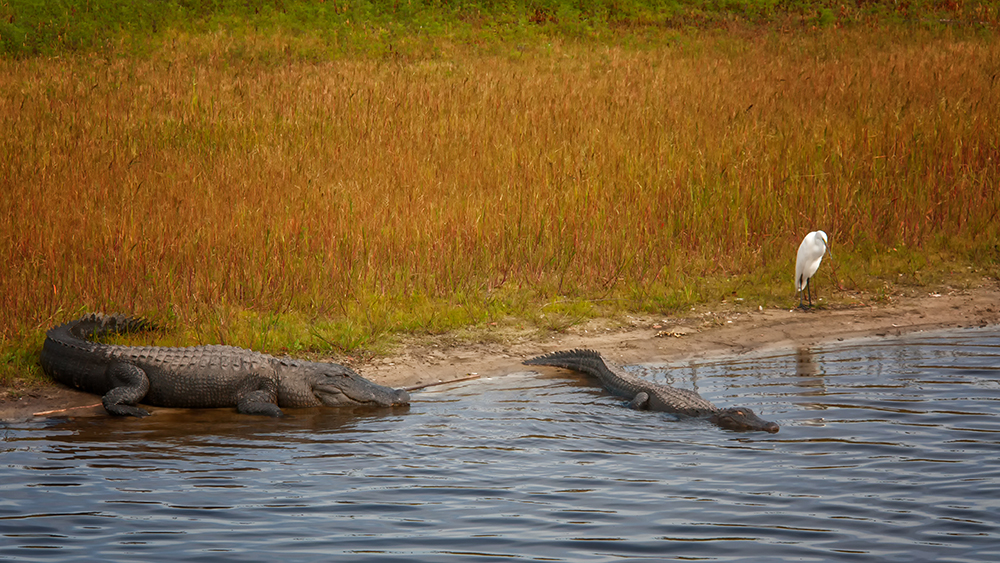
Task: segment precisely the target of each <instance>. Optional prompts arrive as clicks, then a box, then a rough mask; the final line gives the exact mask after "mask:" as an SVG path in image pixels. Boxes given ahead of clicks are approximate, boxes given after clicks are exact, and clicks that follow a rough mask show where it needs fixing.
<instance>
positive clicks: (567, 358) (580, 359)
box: [524, 350, 608, 379]
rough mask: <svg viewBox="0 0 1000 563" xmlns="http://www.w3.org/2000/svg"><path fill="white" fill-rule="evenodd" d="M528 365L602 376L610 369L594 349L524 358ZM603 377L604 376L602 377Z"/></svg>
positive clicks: (564, 351)
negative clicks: (553, 367)
mask: <svg viewBox="0 0 1000 563" xmlns="http://www.w3.org/2000/svg"><path fill="white" fill-rule="evenodd" d="M524 363H525V364H526V365H535V366H555V367H559V368H565V369H571V370H575V371H579V372H582V373H586V374H590V375H594V376H597V377H601V376H602V375H603V372H607V371H608V366H607V364H605V363H604V358H603V357H602V356H601V353H600V352H597V351H594V350H563V351H560V352H552V353H551V354H546V355H544V356H538V357H535V358H531V359H530V360H524ZM602 379H603V378H602Z"/></svg>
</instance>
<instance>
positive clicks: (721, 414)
mask: <svg viewBox="0 0 1000 563" xmlns="http://www.w3.org/2000/svg"><path fill="white" fill-rule="evenodd" d="M709 420H711V421H712V422H714V423H715V424H718V425H719V426H720V427H722V428H725V429H727V430H736V431H737V432H747V431H752V430H763V431H765V432H770V433H772V434H773V433H775V432H777V431H778V425H777V424H775V423H773V422H768V421H766V420H764V419H763V418H761V417H759V416H757V414H756V413H755V412H753V411H752V410H750V409H748V408H746V407H732V408H728V409H721V410H719V411H718V412H716V413H713V414H712V416H711V417H709Z"/></svg>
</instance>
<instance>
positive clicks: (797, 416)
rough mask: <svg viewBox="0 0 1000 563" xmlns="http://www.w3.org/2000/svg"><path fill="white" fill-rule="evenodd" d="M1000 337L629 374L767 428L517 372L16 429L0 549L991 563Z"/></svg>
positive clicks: (90, 556) (310, 556)
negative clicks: (383, 408) (384, 407)
mask: <svg viewBox="0 0 1000 563" xmlns="http://www.w3.org/2000/svg"><path fill="white" fill-rule="evenodd" d="M998 337H1000V331H998V330H997V329H978V330H960V331H946V332H941V333H932V334H922V335H916V336H910V337H904V338H896V339H891V338H885V339H875V340H871V341H854V342H845V343H839V344H836V345H825V346H820V347H816V348H812V349H799V350H788V351H781V352H769V353H766V354H759V355H746V356H740V357H738V358H719V359H710V360H705V361H700V362H690V361H688V362H684V363H679V364H667V365H643V366H632V367H630V368H629V369H632V370H635V372H636V373H637V374H638V375H640V376H641V377H646V378H649V379H653V380H656V381H660V382H663V383H669V384H672V385H677V386H680V387H684V388H689V389H696V390H697V391H699V392H700V393H702V394H703V395H704V396H705V397H706V398H708V399H709V400H711V401H713V402H715V403H716V404H724V405H737V404H739V405H746V406H749V407H751V408H754V409H755V410H757V411H758V412H760V413H761V414H762V415H764V416H765V417H766V418H768V419H772V420H777V421H778V422H779V423H780V424H781V426H782V428H781V432H780V433H778V434H775V435H770V434H764V433H749V434H738V433H733V432H727V431H724V430H720V429H718V428H716V427H714V426H712V425H711V424H709V423H707V422H704V421H697V420H677V419H676V417H672V416H670V415H666V414H663V413H648V412H636V411H631V410H628V409H625V408H623V407H622V403H623V401H622V400H620V399H618V398H615V397H611V396H608V395H607V394H605V393H603V392H602V391H601V390H600V389H597V388H594V387H592V386H590V385H589V384H588V383H587V382H586V381H585V380H584V379H582V378H580V377H576V376H573V375H570V374H560V375H553V374H548V375H544V376H543V375H540V374H535V373H530V372H523V373H516V374H511V375H509V376H506V377H499V378H493V379H489V380H479V381H474V382H466V383H463V384H458V385H455V386H451V387H448V388H443V389H442V388H439V389H436V390H434V391H432V392H422V393H417V394H415V395H414V399H415V400H414V403H413V405H412V406H411V407H410V409H409V410H408V411H407V412H402V413H400V412H379V411H372V412H360V413H358V412H355V413H339V412H336V411H324V410H323V409H307V410H302V411H295V412H292V413H291V414H292V416H290V417H288V418H286V419H282V420H278V421H272V420H262V419H258V418H255V417H243V416H240V415H236V414H235V413H230V412H226V411H221V412H220V411H197V412H190V411H170V410H160V411H157V413H156V414H155V415H154V416H152V417H149V418H147V419H143V420H120V419H112V418H104V417H100V418H87V419H63V420H55V421H51V420H50V421H41V422H29V423H17V424H13V425H8V426H5V427H4V428H3V429H2V431H0V436H2V439H3V444H2V447H0V452H2V453H0V460H2V464H0V470H2V471H3V480H2V481H0V559H15V560H18V561H56V560H58V561H77V560H79V561H91V560H95V559H110V560H118V561H123V560H137V561H138V560H141V561H179V560H184V561H200V560H206V561H208V560H213V561H214V560H218V559H219V558H220V557H229V558H238V559H239V560H240V561H264V560H273V559H274V558H275V557H276V556H277V557H281V558H282V559H283V560H284V559H291V560H302V561H310V560H316V561H327V560H329V559H332V558H337V559H340V560H344V559H346V560H356V559H366V560H377V561H382V560H384V561H428V560H435V561H438V560H455V561H491V560H498V561H500V560H510V559H517V560H528V561H619V560H622V559H638V560H654V559H655V560H665V559H711V560H766V561H802V560H814V561H839V560H844V561H855V560H857V558H858V557H867V558H869V559H877V560H879V561H897V560H898V561H902V560H905V561H911V560H915V561H920V560H928V561H931V560H948V561H982V562H985V561H995V560H998V559H1000V534H998V532H997V530H998V529H1000V517H998V516H997V514H1000V464H998V463H997V461H996V451H998V446H1000V418H998V416H997V414H998V411H1000V384H998V380H1000V378H998V372H1000V367H998V366H1000V361H998V360H1000V345H998V342H1000V338H998Z"/></svg>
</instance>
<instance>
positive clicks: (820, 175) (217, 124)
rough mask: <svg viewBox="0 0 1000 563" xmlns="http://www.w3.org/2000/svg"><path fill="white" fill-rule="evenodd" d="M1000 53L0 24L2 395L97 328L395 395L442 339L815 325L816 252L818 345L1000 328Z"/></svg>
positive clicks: (174, 21)
mask: <svg viewBox="0 0 1000 563" xmlns="http://www.w3.org/2000/svg"><path fill="white" fill-rule="evenodd" d="M998 24H1000V8H998V7H997V5H996V4H995V3H992V2H962V1H959V2H937V1H933V2H932V1H919V0H914V1H911V2H908V3H887V2H886V3H883V2H854V1H850V2H846V3H837V2H826V1H810V0H804V1H801V2H776V1H771V0H734V1H730V2H694V1H686V0H677V1H672V2H661V1H654V0H635V1H633V2H629V1H625V2H613V1H610V0H590V1H588V0H580V1H577V2H560V1H556V0H552V1H536V2H531V1H518V0H515V1H513V2H503V3H500V2H492V1H489V0H479V1H476V0H470V1H467V2H455V3H452V2H431V1H429V0H428V1H410V2H406V1H402V2H381V1H371V2H351V1H345V0H328V1H326V2H317V1H305V0H301V1H299V0H289V1H249V2H247V1H242V2H229V1H225V0H220V1H218V2H187V1H179V0H178V1H171V2H150V3H132V2H116V1H111V0H105V1H96V2H95V1H90V2H83V1H79V2H74V1H72V0H67V1H64V2H60V3H34V2H24V1H20V0H14V1H7V2H0V241H2V242H0V262H2V264H3V274H2V275H0V386H4V387H6V388H7V389H8V390H9V392H11V393H17V392H20V391H18V390H24V389H28V388H30V387H31V386H33V385H37V384H40V383H44V382H45V381H46V378H45V376H44V375H42V373H41V370H40V368H39V366H38V352H39V349H40V347H41V343H42V340H43V339H44V332H45V330H46V329H47V328H49V327H51V326H54V325H56V324H59V323H62V322H65V321H67V320H69V319H71V318H74V317H77V316H80V315H82V314H83V313H85V312H89V311H104V312H123V313H128V314H136V315H143V316H146V317H148V318H150V319H152V320H154V321H156V322H158V323H160V324H161V325H163V327H164V328H163V330H161V331H160V332H158V333H155V334H154V336H153V341H151V343H156V344H161V345H194V344H210V343H226V344H232V345H237V346H242V347H246V348H253V349H255V350H260V351H263V352H267V353H271V354H292V355H295V356H300V357H336V358H339V359H346V360H347V361H351V362H354V363H366V362H367V363H369V364H370V365H372V366H374V367H375V368H378V369H381V368H379V367H378V366H384V364H383V362H382V360H383V359H384V358H386V357H391V355H392V354H396V353H398V351H399V350H400V345H401V343H409V344H412V343H413V342H414V341H415V340H416V341H420V340H423V341H425V342H441V341H442V340H443V339H447V341H448V342H449V343H453V344H454V343H462V342H465V343H468V344H470V345H482V344H483V342H500V343H502V342H504V341H505V339H508V340H507V341H509V339H511V338H515V337H514V336H511V335H518V336H516V338H517V339H523V338H524V335H525V334H528V335H531V336H530V337H531V338H533V339H535V340H536V341H542V340H544V339H546V338H551V337H552V336H556V337H562V336H565V335H566V334H573V333H574V332H575V331H579V330H581V327H586V326H592V325H593V324H594V323H598V324H600V326H602V327H604V328H605V329H606V328H608V327H618V328H616V330H619V329H622V328H625V329H627V328H628V327H630V326H632V321H630V319H634V318H643V319H653V320H651V321H650V322H649V323H648V324H649V326H652V324H662V323H663V322H664V320H670V322H674V321H675V320H676V322H682V321H683V320H684V319H690V318H692V316H693V315H696V314H704V312H705V311H709V312H711V311H715V312H720V311H724V312H725V313H726V314H732V313H734V312H741V311H742V312H744V313H746V314H766V313H767V312H768V311H771V312H778V311H781V312H787V311H788V310H789V309H791V308H792V307H794V306H795V305H796V304H797V303H798V299H797V297H796V295H795V291H794V284H793V273H794V261H795V253H796V249H797V247H798V245H799V242H800V241H801V240H802V237H803V236H804V235H805V234H806V233H808V232H810V231H814V230H818V229H822V230H823V231H825V232H826V233H827V234H828V235H829V242H830V247H831V249H832V251H833V255H832V256H827V258H825V259H824V261H823V264H822V266H821V267H820V269H819V271H818V272H817V274H816V276H815V277H814V278H813V279H812V281H811V288H812V291H813V297H814V299H815V298H817V297H818V298H819V299H820V300H819V301H817V303H818V305H817V308H816V309H815V310H814V311H813V313H802V315H812V316H814V317H815V316H819V315H824V314H828V315H832V314H834V313H839V312H842V311H852V310H858V311H871V310H872V308H873V307H876V308H877V307H880V306H885V307H890V306H892V305H893V303H894V302H895V301H896V300H898V299H899V298H900V296H912V297H918V296H922V297H925V298H926V297H927V296H928V295H932V294H933V295H938V294H940V295H948V294H952V295H966V294H972V295H980V296H981V295H983V293H982V292H986V293H985V295H994V294H995V293H992V292H995V290H996V287H997V280H998V279H1000V241H998V234H1000V233H998V231H1000V196H998V193H1000V185H998V184H1000V182H998V179H1000V174H998V171H1000V170H998V167H1000V116H998V111H1000V110H998V108H1000V41H997V39H998V38H997V31H998V29H1000V25H998ZM987 308H990V309H991V311H990V312H988V313H986V312H983V313H982V314H983V315H986V316H985V317H983V318H988V319H993V317H990V315H991V314H992V310H995V309H992V308H991V307H988V306H987V305H982V306H981V307H980V308H979V309H977V311H985V310H986V309H987ZM990 322H995V321H993V320H991V321H990ZM602 330H603V329H602ZM147 341H148V340H147ZM519 341H520V340H519ZM526 351H528V350H527V349H526ZM531 351H534V350H531ZM376 371H378V370H377V369H376Z"/></svg>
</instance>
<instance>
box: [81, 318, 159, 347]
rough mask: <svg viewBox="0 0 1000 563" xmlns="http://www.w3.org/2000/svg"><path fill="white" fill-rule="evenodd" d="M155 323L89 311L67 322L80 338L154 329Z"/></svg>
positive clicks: (93, 337)
mask: <svg viewBox="0 0 1000 563" xmlns="http://www.w3.org/2000/svg"><path fill="white" fill-rule="evenodd" d="M155 329H156V325H155V324H153V323H152V322H150V321H148V320H146V319H144V318H142V317H128V316H125V315H105V314H104V313H91V314H89V315H87V316H85V317H83V318H82V319H79V320H76V321H73V322H71V323H69V332H70V333H71V334H72V335H73V336H75V337H76V338H79V339H81V340H91V339H95V338H102V337H104V336H108V335H112V334H130V333H134V332H146V331H150V330H155Z"/></svg>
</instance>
